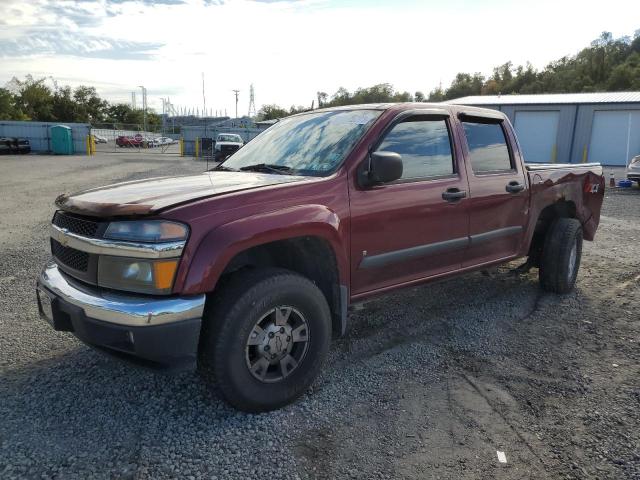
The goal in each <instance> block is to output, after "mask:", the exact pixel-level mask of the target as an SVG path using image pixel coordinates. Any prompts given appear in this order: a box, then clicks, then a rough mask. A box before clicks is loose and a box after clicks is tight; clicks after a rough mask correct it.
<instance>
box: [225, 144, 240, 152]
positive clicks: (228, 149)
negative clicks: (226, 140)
mask: <svg viewBox="0 0 640 480" xmlns="http://www.w3.org/2000/svg"><path fill="white" fill-rule="evenodd" d="M238 148H239V147H238V146H236V145H221V146H220V150H221V151H223V152H225V153H229V152H235V151H236V150H238Z"/></svg>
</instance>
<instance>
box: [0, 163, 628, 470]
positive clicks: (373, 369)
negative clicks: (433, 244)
mask: <svg viewBox="0 0 640 480" xmlns="http://www.w3.org/2000/svg"><path fill="white" fill-rule="evenodd" d="M202 170H203V163H202V162H196V161H194V160H193V159H189V158H185V159H182V158H180V157H176V156H173V155H165V156H162V155H139V154H136V153H132V154H120V155H114V154H112V155H98V156H96V157H93V158H87V157H80V156H79V157H51V156H27V157H4V158H2V157H0V171H1V172H2V175H0V200H1V201H0V255H1V256H0V258H2V263H1V264H0V419H1V421H0V478H3V479H10V478H42V479H47V478H60V479H88V478H136V479H138V478H139V479H146V478H153V479H164V478H187V479H195V478H208V479H216V478H218V479H228V478H230V479H233V478H238V479H240V478H243V479H244V478H267V477H268V478H272V479H277V478H291V479H296V478H301V479H305V478H327V479H329V478H362V479H371V478H416V479H418V478H420V479H422V478H451V479H478V478H500V479H522V478H576V479H578V478H603V479H604V478H633V479H640V450H639V446H640V428H639V427H640V408H639V407H640V380H639V379H640V362H639V359H640V351H639V348H638V342H640V335H639V333H640V324H639V321H638V320H639V313H638V305H639V304H640V293H639V292H640V222H639V221H638V220H639V218H640V214H639V212H640V189H638V188H637V187H635V188H633V189H632V190H627V191H614V190H611V191H608V192H607V195H606V200H605V205H604V208H603V218H602V223H601V227H600V230H599V232H598V235H597V239H596V241H595V242H594V243H586V244H585V251H584V256H583V263H582V269H581V271H580V275H579V279H578V285H577V288H576V290H575V292H573V293H571V294H568V295H565V296H557V295H551V294H547V293H543V292H542V291H541V290H540V289H539V287H538V283H537V272H535V271H532V272H530V273H529V274H527V275H514V274H512V273H511V271H510V269H511V268H512V267H513V266H515V265H509V266H506V267H501V268H499V269H493V270H491V271H488V272H483V273H474V274H470V275H467V276H465V277H462V278H458V279H452V280H448V281H444V282H440V283H437V284H434V285H430V286H424V287H418V288H413V289H409V290H405V291H402V292H399V293H395V294H392V295H389V296H386V297H384V298H380V299H377V300H374V301H371V302H369V303H366V304H364V305H359V306H357V307H356V308H354V309H353V312H352V313H351V315H350V328H349V331H348V334H347V335H346V336H345V337H344V338H342V339H340V340H338V341H336V342H335V343H334V345H333V348H332V350H331V354H330V358H329V361H328V364H327V366H326V369H325V372H324V373H323V375H322V376H321V378H319V379H318V381H317V382H316V383H315V384H314V386H313V388H312V389H311V390H310V391H309V392H308V394H306V395H305V396H304V397H303V398H302V399H301V400H300V401H298V402H297V403H296V404H294V405H291V406H289V407H286V408H284V409H282V410H280V411H277V412H272V413H268V414H262V415H247V414H243V413H238V412H236V411H234V410H232V409H230V408H229V407H227V406H226V405H225V404H224V403H223V402H222V400H221V398H220V396H219V395H218V394H216V393H215V392H211V391H210V390H209V389H208V388H207V387H206V386H205V385H204V384H203V383H202V382H201V381H200V379H199V377H198V376H197V374H195V373H186V374H181V375H177V376H165V375H161V374H158V373H153V372H148V371H145V370H140V369H137V368H134V367H130V366H128V365H125V364H122V363H119V362H116V361H114V360H111V359H109V358H106V357H104V356H102V355H100V354H98V353H96V352H95V351H93V350H91V349H89V348H88V347H86V346H84V345H83V344H81V343H80V342H79V341H77V340H76V339H75V338H74V337H73V336H71V335H70V334H65V333H59V332H55V331H53V330H52V329H51V328H50V327H49V326H48V325H46V324H45V323H44V322H43V321H41V320H40V319H39V318H38V313H37V309H36V299H35V293H34V282H35V278H36V276H37V274H38V272H39V270H40V268H41V266H42V265H43V264H44V262H45V260H46V258H47V257H48V240H47V229H48V223H49V221H50V218H51V215H52V212H53V206H52V201H53V199H54V198H55V197H56V196H57V195H58V194H59V193H61V192H64V191H73V190H76V189H80V188H83V187H89V186H98V185H101V184H105V183H108V182H112V181H119V180H129V179H134V178H141V177H151V176H157V175H162V174H176V173H189V172H200V171H202ZM616 173H617V175H618V176H620V174H621V172H620V171H619V170H618V171H616ZM497 451H502V452H504V453H505V455H506V459H507V463H499V462H498V458H497V454H496V452H497Z"/></svg>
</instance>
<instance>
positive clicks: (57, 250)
mask: <svg viewBox="0 0 640 480" xmlns="http://www.w3.org/2000/svg"><path fill="white" fill-rule="evenodd" d="M51 253H52V254H53V256H54V257H55V258H56V259H57V260H58V261H60V262H62V263H63V264H64V265H66V266H67V267H69V268H73V269H74V270H78V271H79V272H86V271H87V268H88V267H89V254H88V253H87V252H81V251H80V250H76V249H75V248H70V247H65V246H64V245H62V244H60V242H57V241H56V240H54V239H51Z"/></svg>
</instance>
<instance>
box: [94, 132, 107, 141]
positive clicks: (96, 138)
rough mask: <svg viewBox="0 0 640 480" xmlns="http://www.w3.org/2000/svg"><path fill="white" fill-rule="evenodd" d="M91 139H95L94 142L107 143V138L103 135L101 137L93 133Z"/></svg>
mask: <svg viewBox="0 0 640 480" xmlns="http://www.w3.org/2000/svg"><path fill="white" fill-rule="evenodd" d="M93 139H94V140H95V142H96V143H107V139H106V138H104V137H101V136H100V135H95V134H93Z"/></svg>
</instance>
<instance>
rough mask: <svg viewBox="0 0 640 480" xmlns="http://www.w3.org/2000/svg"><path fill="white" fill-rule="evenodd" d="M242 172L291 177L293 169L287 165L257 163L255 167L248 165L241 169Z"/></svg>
mask: <svg viewBox="0 0 640 480" xmlns="http://www.w3.org/2000/svg"><path fill="white" fill-rule="evenodd" d="M240 170H242V171H245V172H246V171H252V172H265V171H267V172H274V173H278V174H280V175H291V174H292V172H291V167H287V166H286V165H276V164H275V163H256V164H255V165H247V166H246V167H240Z"/></svg>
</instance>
